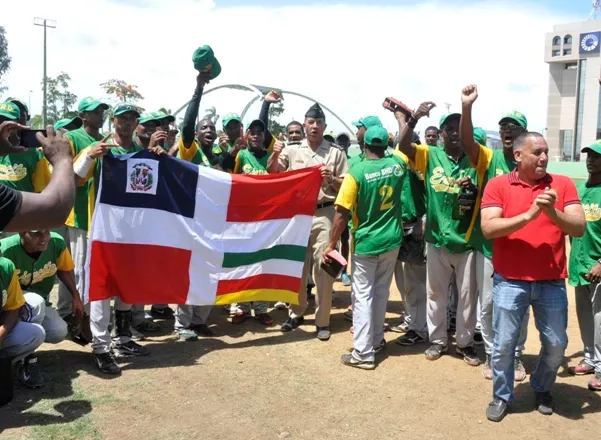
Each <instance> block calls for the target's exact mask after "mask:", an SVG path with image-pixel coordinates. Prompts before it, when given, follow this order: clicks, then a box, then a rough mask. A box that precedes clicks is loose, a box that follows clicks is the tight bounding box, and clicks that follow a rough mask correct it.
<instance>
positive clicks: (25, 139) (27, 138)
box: [20, 130, 47, 148]
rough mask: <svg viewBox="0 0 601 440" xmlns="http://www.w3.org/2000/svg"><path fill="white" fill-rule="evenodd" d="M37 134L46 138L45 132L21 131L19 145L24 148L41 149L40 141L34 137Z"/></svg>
mask: <svg viewBox="0 0 601 440" xmlns="http://www.w3.org/2000/svg"><path fill="white" fill-rule="evenodd" d="M37 133H42V134H43V135H44V136H47V134H46V130H23V131H22V132H21V143H20V145H21V146H22V147H25V148H39V147H41V144H40V141H38V138H37V136H36V134H37Z"/></svg>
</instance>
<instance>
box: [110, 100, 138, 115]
mask: <svg viewBox="0 0 601 440" xmlns="http://www.w3.org/2000/svg"><path fill="white" fill-rule="evenodd" d="M129 112H131V113H135V114H136V116H137V117H138V118H139V117H140V109H139V108H138V107H136V106H135V105H133V104H127V103H126V102H120V103H119V104H117V105H116V106H115V107H113V116H119V115H123V114H125V113H129Z"/></svg>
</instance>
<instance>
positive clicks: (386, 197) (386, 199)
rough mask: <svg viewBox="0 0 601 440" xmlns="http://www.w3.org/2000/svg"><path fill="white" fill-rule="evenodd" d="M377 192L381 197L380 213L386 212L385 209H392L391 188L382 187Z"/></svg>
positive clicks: (388, 186)
mask: <svg viewBox="0 0 601 440" xmlns="http://www.w3.org/2000/svg"><path fill="white" fill-rule="evenodd" d="M379 192H380V196H381V197H382V204H381V205H380V211H386V210H387V209H390V208H392V186H390V185H382V186H381V187H380V191H379Z"/></svg>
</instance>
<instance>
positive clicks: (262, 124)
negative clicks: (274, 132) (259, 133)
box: [246, 119, 265, 131]
mask: <svg viewBox="0 0 601 440" xmlns="http://www.w3.org/2000/svg"><path fill="white" fill-rule="evenodd" d="M253 125H258V126H259V127H261V130H263V131H265V124H264V123H263V121H261V120H260V119H255V120H253V121H250V122H249V123H248V125H247V126H246V129H247V130H250V128H251V127H252V126H253Z"/></svg>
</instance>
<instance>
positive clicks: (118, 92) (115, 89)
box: [100, 79, 144, 104]
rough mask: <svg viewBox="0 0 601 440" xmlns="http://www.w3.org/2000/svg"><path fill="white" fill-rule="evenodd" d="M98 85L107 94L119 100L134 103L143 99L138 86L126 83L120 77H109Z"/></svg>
mask: <svg viewBox="0 0 601 440" xmlns="http://www.w3.org/2000/svg"><path fill="white" fill-rule="evenodd" d="M100 87H102V88H103V90H104V91H105V92H106V94H107V95H111V96H114V97H115V98H117V100H118V101H121V102H129V103H132V104H136V103H137V102H138V101H142V100H143V99H144V97H143V96H142V94H141V93H140V92H138V86H136V85H133V84H128V83H127V82H125V81H123V80H121V79H109V80H108V81H107V82H105V83H102V84H100Z"/></svg>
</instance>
